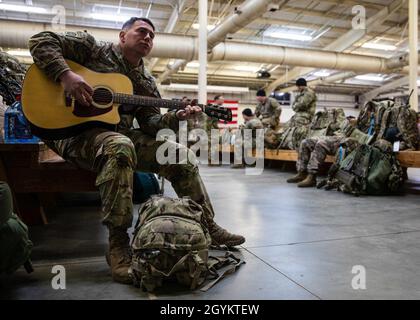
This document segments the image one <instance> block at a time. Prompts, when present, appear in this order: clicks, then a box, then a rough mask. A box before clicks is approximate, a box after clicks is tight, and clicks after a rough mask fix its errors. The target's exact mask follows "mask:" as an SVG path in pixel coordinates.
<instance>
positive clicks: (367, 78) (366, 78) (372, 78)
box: [354, 74, 384, 82]
mask: <svg viewBox="0 0 420 320" xmlns="http://www.w3.org/2000/svg"><path fill="white" fill-rule="evenodd" d="M354 78H355V79H357V80H364V81H375V82H383V81H384V78H383V77H381V76H375V75H371V74H362V75H359V76H356V77H354Z"/></svg>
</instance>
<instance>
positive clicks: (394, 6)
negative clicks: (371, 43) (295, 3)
mask: <svg viewBox="0 0 420 320" xmlns="http://www.w3.org/2000/svg"><path fill="white" fill-rule="evenodd" d="M404 3H405V0H395V1H394V2H392V3H391V4H390V5H389V6H386V7H384V8H383V9H382V10H380V11H379V12H378V13H376V14H375V15H373V16H372V17H370V18H369V19H367V20H366V23H365V25H366V27H365V29H357V28H352V29H351V30H349V31H348V32H346V33H345V34H343V35H342V36H341V37H339V38H338V39H337V40H335V41H333V42H332V43H330V44H329V45H327V46H326V47H325V48H324V49H325V50H333V51H337V52H341V51H343V50H345V49H347V48H349V47H350V46H352V45H353V44H354V43H356V42H357V41H359V40H360V39H362V38H363V37H364V36H365V35H366V34H368V32H369V31H371V30H372V28H374V27H375V26H378V25H380V24H382V23H383V22H384V21H386V19H388V17H389V16H390V15H392V14H393V13H395V12H396V11H397V10H399V9H400V8H401V7H402V6H403V4H404ZM312 71H314V69H313V68H293V69H292V70H289V72H288V73H287V74H286V75H284V76H282V77H280V78H279V79H277V80H275V81H273V82H272V83H271V84H270V85H269V86H268V87H267V91H269V92H272V91H275V90H276V88H277V87H278V86H279V85H281V84H283V83H286V82H288V81H290V80H293V79H296V78H298V77H300V76H302V75H305V74H307V73H309V72H312Z"/></svg>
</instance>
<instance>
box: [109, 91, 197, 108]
mask: <svg viewBox="0 0 420 320" xmlns="http://www.w3.org/2000/svg"><path fill="white" fill-rule="evenodd" d="M114 102H116V103H119V104H130V105H135V106H139V107H156V108H170V109H183V108H185V107H186V106H187V105H186V104H185V103H184V102H182V101H176V100H168V99H159V98H153V97H145V96H138V95H132V94H125V93H114ZM198 106H199V107H200V108H201V109H203V105H201V104H200V105H198Z"/></svg>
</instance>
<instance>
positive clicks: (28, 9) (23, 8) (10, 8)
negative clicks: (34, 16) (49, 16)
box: [0, 3, 51, 14]
mask: <svg viewBox="0 0 420 320" xmlns="http://www.w3.org/2000/svg"><path fill="white" fill-rule="evenodd" d="M0 10H5V11H13V12H24V13H44V14H45V13H51V12H50V11H49V10H47V9H45V8H41V7H32V6H21V5H14V4H6V3H0Z"/></svg>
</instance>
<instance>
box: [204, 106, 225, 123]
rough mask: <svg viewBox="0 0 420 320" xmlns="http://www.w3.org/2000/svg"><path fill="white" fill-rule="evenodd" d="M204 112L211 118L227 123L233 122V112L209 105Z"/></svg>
mask: <svg viewBox="0 0 420 320" xmlns="http://www.w3.org/2000/svg"><path fill="white" fill-rule="evenodd" d="M204 112H205V114H207V115H208V116H209V117H212V118H217V119H219V120H223V121H226V122H230V121H232V110H230V109H229V108H224V107H219V106H215V105H212V104H209V105H207V106H205V107H204Z"/></svg>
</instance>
